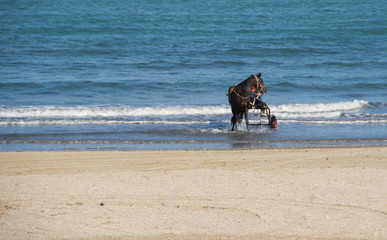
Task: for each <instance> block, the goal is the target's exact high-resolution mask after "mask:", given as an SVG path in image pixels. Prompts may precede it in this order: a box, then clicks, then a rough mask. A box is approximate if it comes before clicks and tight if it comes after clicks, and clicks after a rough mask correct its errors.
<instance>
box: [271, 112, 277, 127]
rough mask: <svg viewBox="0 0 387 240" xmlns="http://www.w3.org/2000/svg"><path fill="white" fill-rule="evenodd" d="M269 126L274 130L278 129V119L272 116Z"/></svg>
mask: <svg viewBox="0 0 387 240" xmlns="http://www.w3.org/2000/svg"><path fill="white" fill-rule="evenodd" d="M269 125H270V126H271V127H272V128H277V118H276V117H275V116H274V115H272V116H271V118H270V122H269Z"/></svg>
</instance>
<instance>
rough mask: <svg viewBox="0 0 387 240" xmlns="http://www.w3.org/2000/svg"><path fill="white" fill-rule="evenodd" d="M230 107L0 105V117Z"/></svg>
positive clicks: (138, 114) (189, 112) (205, 110)
mask: <svg viewBox="0 0 387 240" xmlns="http://www.w3.org/2000/svg"><path fill="white" fill-rule="evenodd" d="M230 112H231V111H230V108H229V107H228V106H225V105H219V106H196V105H193V106H189V105H188V106H184V105H182V106H155V107H131V106H76V107H63V106H40V107H34V106H31V107H0V117H6V118H23V117H38V118H41V117H46V118H48V117H67V118H68V117H72V118H90V117H142V116H169V115H209V114H227V113H230Z"/></svg>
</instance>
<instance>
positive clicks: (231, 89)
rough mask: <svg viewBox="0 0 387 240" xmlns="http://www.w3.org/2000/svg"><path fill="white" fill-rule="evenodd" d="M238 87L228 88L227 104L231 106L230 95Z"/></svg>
mask: <svg viewBox="0 0 387 240" xmlns="http://www.w3.org/2000/svg"><path fill="white" fill-rule="evenodd" d="M236 86H238V84H235V85H233V86H231V87H229V88H228V93H226V95H227V96H228V102H229V103H230V104H231V93H232V92H233V91H234V89H235V88H236Z"/></svg>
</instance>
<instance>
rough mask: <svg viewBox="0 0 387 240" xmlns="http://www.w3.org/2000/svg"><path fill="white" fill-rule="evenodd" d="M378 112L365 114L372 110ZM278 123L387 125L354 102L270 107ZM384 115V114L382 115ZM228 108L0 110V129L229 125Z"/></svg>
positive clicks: (377, 114)
mask: <svg viewBox="0 0 387 240" xmlns="http://www.w3.org/2000/svg"><path fill="white" fill-rule="evenodd" d="M378 107H379V108H381V110H379V112H364V111H365V110H367V109H370V108H378ZM270 108H271V111H272V113H273V114H275V115H276V116H277V118H278V120H279V121H283V122H284V123H285V122H299V123H316V124H321V123H326V124H335V123H337V122H340V123H346V124H361V123H386V121H387V120H386V119H387V114H386V112H385V104H384V103H371V102H367V101H363V100H353V101H347V102H336V103H315V104H283V105H277V106H275V105H273V106H270ZM380 111H381V112H380ZM230 115H231V109H230V106H228V105H175V106H144V107H136V106H130V105H117V106H112V105H107V106H22V107H9V106H6V107H5V106H2V107H0V125H2V126H4V125H67V124H69V125H76V124H80V125H82V124H83V125H84V124H108V125H109V124H139V125H141V124H183V125H184V124H192V125H195V124H209V123H210V122H214V121H218V122H229V119H230Z"/></svg>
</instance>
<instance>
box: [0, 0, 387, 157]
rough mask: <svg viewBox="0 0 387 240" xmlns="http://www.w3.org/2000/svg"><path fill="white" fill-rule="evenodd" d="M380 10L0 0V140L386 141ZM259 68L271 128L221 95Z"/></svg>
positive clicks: (22, 146) (114, 144) (64, 146)
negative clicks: (244, 116)
mask: <svg viewBox="0 0 387 240" xmlns="http://www.w3.org/2000/svg"><path fill="white" fill-rule="evenodd" d="M386 10H387V7H386V4H385V2H384V1H381V0H375V1H371V2H370V1H346V0H343V1H330V0H328V1H304V0H301V1H281V0H279V1H268V0H267V1H249V0H247V1H206V2H198V1H194V0H187V1H100V0H94V1H86V0H85V1H61V0H56V1H21V0H20V1H19V0H17V1H1V4H0V22H1V24H0V150H1V151H10V150H16V151H27V150H87V149H90V150H98V149H119V150H132V149H177V148H178V149H195V148H259V147H298V146H326V145H334V146H340V145H386V144H387V94H386V92H387V43H386V42H387V41H386V40H387V15H386V14H385V13H386ZM258 72H261V73H262V78H263V80H264V82H265V84H266V85H267V88H268V93H267V94H266V95H265V96H264V97H263V100H264V101H265V102H266V103H267V104H268V105H269V106H270V108H271V109H272V111H273V113H274V114H275V115H276V116H277V118H278V128H277V129H270V128H268V127H265V126H261V127H253V128H251V129H249V130H247V129H246V128H244V127H243V126H241V127H240V128H239V130H238V131H237V132H231V131H230V119H231V110H230V107H229V106H228V101H227V97H226V95H225V92H226V91H227V89H228V87H229V86H230V85H233V84H235V83H239V82H241V81H243V80H244V79H246V78H247V77H248V76H250V75H251V74H257V73H258ZM250 115H251V116H250V119H251V120H252V121H258V120H259V119H258V116H257V113H254V112H251V113H250Z"/></svg>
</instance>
